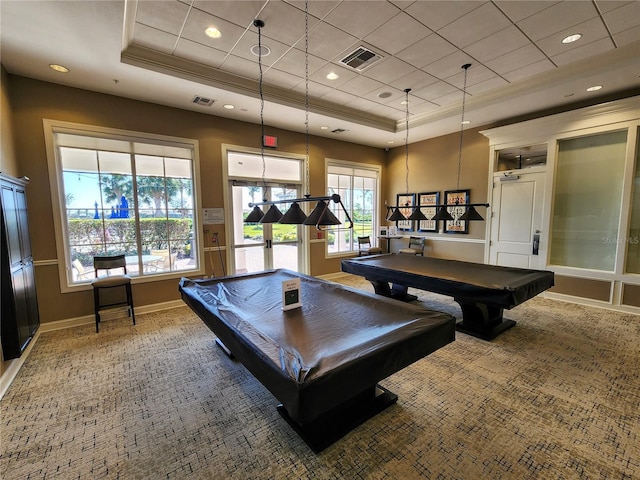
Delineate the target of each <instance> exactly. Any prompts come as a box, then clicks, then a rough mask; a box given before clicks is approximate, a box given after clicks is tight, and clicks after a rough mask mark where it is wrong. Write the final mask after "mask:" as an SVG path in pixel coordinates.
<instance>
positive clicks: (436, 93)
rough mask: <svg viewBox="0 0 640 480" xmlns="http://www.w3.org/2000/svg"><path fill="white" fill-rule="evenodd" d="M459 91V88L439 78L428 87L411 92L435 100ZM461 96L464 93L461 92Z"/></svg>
mask: <svg viewBox="0 0 640 480" xmlns="http://www.w3.org/2000/svg"><path fill="white" fill-rule="evenodd" d="M458 91H459V90H458V89H457V88H456V87H454V86H453V85H451V84H449V83H446V82H443V81H440V80H439V81H437V82H436V83H434V84H431V85H429V86H428V87H425V88H420V89H417V90H415V91H413V92H411V93H412V95H416V96H418V97H420V98H423V99H425V100H429V101H431V102H433V101H434V100H435V99H436V98H439V97H442V96H443V95H447V94H449V93H452V92H458ZM460 98H462V93H460ZM434 103H438V102H434Z"/></svg>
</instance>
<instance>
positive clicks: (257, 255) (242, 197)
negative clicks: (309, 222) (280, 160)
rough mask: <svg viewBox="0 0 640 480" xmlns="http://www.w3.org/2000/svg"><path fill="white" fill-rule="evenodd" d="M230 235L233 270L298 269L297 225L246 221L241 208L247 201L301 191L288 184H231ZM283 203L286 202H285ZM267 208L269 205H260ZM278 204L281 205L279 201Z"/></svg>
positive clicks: (284, 196) (295, 195)
mask: <svg viewBox="0 0 640 480" xmlns="http://www.w3.org/2000/svg"><path fill="white" fill-rule="evenodd" d="M231 192H232V195H231V197H232V206H231V211H232V218H233V235H232V251H233V258H232V261H233V264H234V271H235V273H252V272H260V271H263V270H270V269H273V268H287V269H289V270H293V271H296V272H298V271H300V270H301V269H300V265H301V261H300V253H301V252H300V248H299V245H300V238H301V228H302V227H301V226H300V225H285V224H280V223H264V224H262V223H255V224H245V223H244V222H243V221H242V218H243V211H244V210H246V208H247V205H248V204H249V202H259V201H261V200H262V199H267V200H269V201H271V200H286V199H289V198H298V197H299V196H300V191H299V189H298V188H297V187H296V186H293V187H292V186H290V185H274V184H269V185H267V186H264V185H259V184H258V183H248V182H243V183H242V184H234V182H232V185H231ZM285 206H288V205H286V204H285ZM262 208H263V210H264V211H265V212H266V211H267V209H268V207H262ZM279 208H283V206H282V205H280V206H279Z"/></svg>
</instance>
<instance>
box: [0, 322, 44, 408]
mask: <svg viewBox="0 0 640 480" xmlns="http://www.w3.org/2000/svg"><path fill="white" fill-rule="evenodd" d="M39 336H40V330H38V331H37V332H36V334H35V335H34V336H33V338H32V339H31V341H30V342H29V345H27V348H25V350H24V352H22V355H21V356H19V357H18V358H14V359H12V360H9V362H8V364H9V365H8V366H7V369H6V370H5V371H4V372H2V376H0V400H2V397H4V394H5V393H7V390H9V387H10V386H11V382H13V380H14V379H15V378H16V375H18V372H19V371H20V369H21V368H22V365H23V364H24V362H25V361H26V360H27V357H28V356H29V353H31V349H33V346H34V345H35V344H36V342H37V341H38V337H39Z"/></svg>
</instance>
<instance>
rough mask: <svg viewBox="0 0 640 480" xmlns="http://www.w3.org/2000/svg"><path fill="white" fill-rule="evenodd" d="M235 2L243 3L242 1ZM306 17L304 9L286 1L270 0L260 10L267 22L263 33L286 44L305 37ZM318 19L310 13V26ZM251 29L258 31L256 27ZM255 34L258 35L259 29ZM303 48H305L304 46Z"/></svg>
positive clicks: (294, 42) (261, 18)
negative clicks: (275, 0) (274, 0)
mask: <svg viewBox="0 0 640 480" xmlns="http://www.w3.org/2000/svg"><path fill="white" fill-rule="evenodd" d="M235 3H236V4H242V2H235ZM312 3H313V2H312ZM304 17H305V15H304V11H301V10H300V9H298V8H295V7H294V6H292V5H290V4H288V3H286V2H273V1H270V2H268V3H267V4H266V6H265V7H264V9H263V10H262V12H260V20H262V21H263V22H264V23H265V25H264V27H263V28H262V34H263V35H265V36H266V37H269V38H273V39H274V40H277V41H279V42H282V43H284V44H285V45H291V46H293V45H295V44H296V42H298V41H299V40H300V39H301V38H303V37H304ZM318 21H319V20H318V19H317V18H316V17H314V16H313V15H309V28H310V29H311V28H313V27H314V26H315V25H316V24H317V23H318ZM251 29H252V30H253V31H256V28H255V27H251ZM255 34H256V35H257V31H256V33H255ZM302 48H303V49H304V46H303V47H302Z"/></svg>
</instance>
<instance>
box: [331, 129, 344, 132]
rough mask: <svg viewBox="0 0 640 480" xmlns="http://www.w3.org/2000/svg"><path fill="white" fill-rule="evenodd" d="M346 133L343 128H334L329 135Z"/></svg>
mask: <svg viewBox="0 0 640 480" xmlns="http://www.w3.org/2000/svg"><path fill="white" fill-rule="evenodd" d="M343 132H346V130H345V129H344V128H336V129H335V130H331V133H343Z"/></svg>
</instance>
